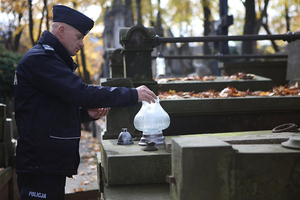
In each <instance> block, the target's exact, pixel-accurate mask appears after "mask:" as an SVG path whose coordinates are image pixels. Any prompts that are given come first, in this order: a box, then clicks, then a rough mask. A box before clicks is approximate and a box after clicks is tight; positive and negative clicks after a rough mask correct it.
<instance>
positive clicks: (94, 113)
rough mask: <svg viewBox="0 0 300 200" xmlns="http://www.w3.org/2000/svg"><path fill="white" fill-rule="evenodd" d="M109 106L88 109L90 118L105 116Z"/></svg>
mask: <svg viewBox="0 0 300 200" xmlns="http://www.w3.org/2000/svg"><path fill="white" fill-rule="evenodd" d="M109 110H110V108H93V109H88V113H89V115H90V117H91V118H93V119H98V118H99V117H101V116H106V115H107V114H108V111H109Z"/></svg>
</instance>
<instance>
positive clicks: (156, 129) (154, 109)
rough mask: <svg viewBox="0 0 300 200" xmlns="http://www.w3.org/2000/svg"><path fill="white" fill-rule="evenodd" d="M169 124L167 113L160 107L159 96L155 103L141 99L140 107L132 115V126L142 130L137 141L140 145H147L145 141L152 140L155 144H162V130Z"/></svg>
mask: <svg viewBox="0 0 300 200" xmlns="http://www.w3.org/2000/svg"><path fill="white" fill-rule="evenodd" d="M169 125H170V117H169V115H168V113H167V112H166V111H165V110H164V109H163V108H162V107H161V105H160V103H159V97H157V99H156V100H155V103H150V104H149V103H148V102H146V101H142V107H141V109H140V110H139V112H138V113H137V114H136V116H135V117H134V127H135V128H136V129H137V130H139V131H143V134H142V138H141V140H140V142H139V145H141V146H147V143H151V142H154V143H155V145H162V144H163V142H164V139H165V137H164V136H163V132H162V130H164V129H166V128H168V127H169Z"/></svg>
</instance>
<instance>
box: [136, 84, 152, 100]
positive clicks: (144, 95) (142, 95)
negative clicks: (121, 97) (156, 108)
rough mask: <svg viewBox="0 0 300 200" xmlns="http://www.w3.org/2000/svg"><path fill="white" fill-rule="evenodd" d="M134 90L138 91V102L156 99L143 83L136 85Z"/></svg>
mask: <svg viewBox="0 0 300 200" xmlns="http://www.w3.org/2000/svg"><path fill="white" fill-rule="evenodd" d="M136 90H137V92H138V96H139V102H140V101H147V102H148V103H151V102H153V103H154V102H155V99H157V97H156V94H155V93H154V92H153V91H151V90H149V88H147V87H146V86H144V85H142V86H139V87H137V88H136Z"/></svg>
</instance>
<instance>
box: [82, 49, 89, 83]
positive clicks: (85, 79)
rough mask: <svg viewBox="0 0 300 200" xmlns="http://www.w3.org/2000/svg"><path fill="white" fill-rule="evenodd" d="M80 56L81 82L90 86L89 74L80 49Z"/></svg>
mask: <svg viewBox="0 0 300 200" xmlns="http://www.w3.org/2000/svg"><path fill="white" fill-rule="evenodd" d="M80 56H81V65H82V71H83V76H84V77H83V82H84V83H85V84H91V79H90V73H89V71H88V70H87V69H86V62H85V54H84V49H83V48H81V50H80Z"/></svg>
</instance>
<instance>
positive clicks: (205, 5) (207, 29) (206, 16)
mask: <svg viewBox="0 0 300 200" xmlns="http://www.w3.org/2000/svg"><path fill="white" fill-rule="evenodd" d="M208 5H209V4H208V1H207V0H204V1H202V6H203V11H204V36H208V35H209V34H210V32H211V29H210V28H211V27H210V17H211V12H210V8H209V6H208ZM203 52H204V55H209V54H211V49H210V48H209V42H204V44H203Z"/></svg>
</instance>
